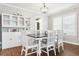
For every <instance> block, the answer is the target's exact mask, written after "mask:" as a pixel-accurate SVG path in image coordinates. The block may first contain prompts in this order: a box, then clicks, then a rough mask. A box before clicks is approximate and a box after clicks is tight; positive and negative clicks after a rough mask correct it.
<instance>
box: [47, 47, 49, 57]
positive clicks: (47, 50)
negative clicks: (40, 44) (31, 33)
mask: <svg viewBox="0 0 79 59" xmlns="http://www.w3.org/2000/svg"><path fill="white" fill-rule="evenodd" d="M47 56H49V51H48V47H47Z"/></svg>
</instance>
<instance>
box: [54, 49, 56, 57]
mask: <svg viewBox="0 0 79 59" xmlns="http://www.w3.org/2000/svg"><path fill="white" fill-rule="evenodd" d="M54 54H55V56H56V50H55V48H54Z"/></svg>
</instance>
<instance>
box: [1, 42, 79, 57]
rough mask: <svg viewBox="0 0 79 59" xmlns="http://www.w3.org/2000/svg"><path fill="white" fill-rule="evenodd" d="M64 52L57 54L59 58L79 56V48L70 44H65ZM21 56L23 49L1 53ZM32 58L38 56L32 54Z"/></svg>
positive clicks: (51, 53) (12, 49) (2, 53)
mask: <svg viewBox="0 0 79 59" xmlns="http://www.w3.org/2000/svg"><path fill="white" fill-rule="evenodd" d="M64 49H65V50H64V51H62V49H61V52H60V53H58V52H56V53H57V56H79V46H77V45H72V44H68V43H64ZM20 54H21V47H15V48H10V49H4V50H2V51H0V56H20ZM41 55H42V56H46V55H47V54H46V53H42V54H41ZM30 56H36V53H35V54H32V55H30ZM50 56H54V54H53V51H50Z"/></svg>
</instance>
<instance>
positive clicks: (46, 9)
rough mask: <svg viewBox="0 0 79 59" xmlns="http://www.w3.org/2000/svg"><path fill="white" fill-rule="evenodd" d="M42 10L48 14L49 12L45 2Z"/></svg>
mask: <svg viewBox="0 0 79 59" xmlns="http://www.w3.org/2000/svg"><path fill="white" fill-rule="evenodd" d="M40 10H41V12H42V13H43V14H46V13H47V12H48V7H47V6H46V5H45V3H43V7H41V8H40Z"/></svg>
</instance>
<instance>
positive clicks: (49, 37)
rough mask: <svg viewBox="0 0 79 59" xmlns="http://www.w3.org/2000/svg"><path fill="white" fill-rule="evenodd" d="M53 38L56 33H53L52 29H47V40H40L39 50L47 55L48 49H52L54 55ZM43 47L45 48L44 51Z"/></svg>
mask: <svg viewBox="0 0 79 59" xmlns="http://www.w3.org/2000/svg"><path fill="white" fill-rule="evenodd" d="M43 40H44V39H43ZM55 40H56V35H55V34H54V33H53V31H47V40H46V39H45V40H44V41H42V42H41V51H42V52H45V53H47V55H48V56H49V51H51V50H53V51H54V54H55V55H56V49H55ZM45 41H46V42H45ZM44 49H46V51H45V50H44Z"/></svg>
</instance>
